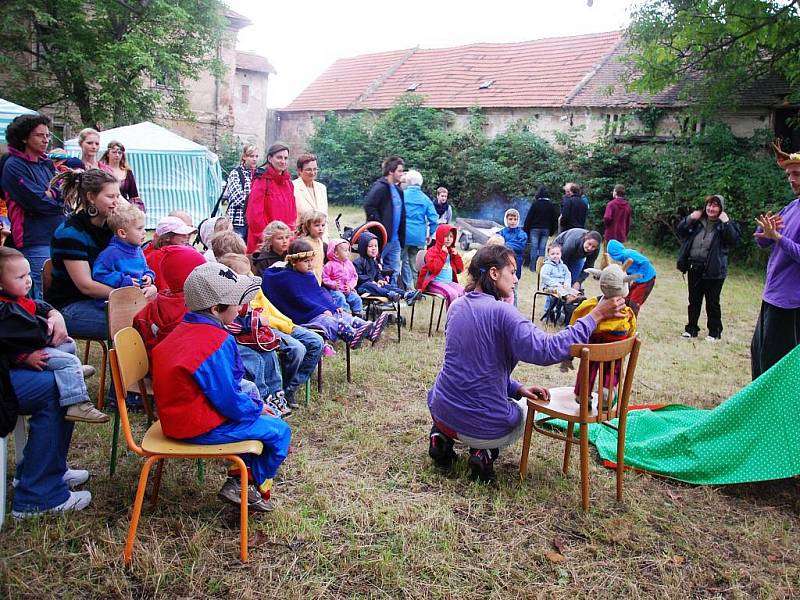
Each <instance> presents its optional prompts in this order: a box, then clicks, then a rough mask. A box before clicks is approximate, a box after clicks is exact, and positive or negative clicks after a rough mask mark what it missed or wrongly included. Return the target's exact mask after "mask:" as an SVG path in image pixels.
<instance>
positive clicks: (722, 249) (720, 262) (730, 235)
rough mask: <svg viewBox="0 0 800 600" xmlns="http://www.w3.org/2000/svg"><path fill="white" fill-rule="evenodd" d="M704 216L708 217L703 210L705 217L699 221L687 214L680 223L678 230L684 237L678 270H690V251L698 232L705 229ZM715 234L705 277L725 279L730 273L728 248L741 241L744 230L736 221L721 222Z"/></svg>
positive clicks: (704, 272) (684, 271) (705, 269)
mask: <svg viewBox="0 0 800 600" xmlns="http://www.w3.org/2000/svg"><path fill="white" fill-rule="evenodd" d="M704 218H706V216H705V212H703V217H702V218H701V219H700V220H698V221H695V220H694V219H690V218H689V217H688V216H687V217H685V218H684V219H683V221H681V222H680V223H678V229H677V232H678V235H679V236H680V237H681V239H683V243H682V244H681V249H680V251H679V252H678V270H679V271H680V272H681V273H686V271H688V270H689V253H690V251H691V248H692V242H693V241H694V238H695V237H697V234H699V233H700V232H701V231H702V230H703V219H704ZM713 236H714V237H713V239H712V240H711V247H710V249H709V251H708V258H707V259H706V264H705V268H704V270H703V279H725V277H727V275H728V249H729V248H733V247H734V246H735V245H736V244H738V243H739V238H741V237H742V231H741V229H740V228H739V224H738V223H736V222H735V221H728V222H727V223H722V222H720V224H719V225H717V227H716V228H715V229H714V233H713Z"/></svg>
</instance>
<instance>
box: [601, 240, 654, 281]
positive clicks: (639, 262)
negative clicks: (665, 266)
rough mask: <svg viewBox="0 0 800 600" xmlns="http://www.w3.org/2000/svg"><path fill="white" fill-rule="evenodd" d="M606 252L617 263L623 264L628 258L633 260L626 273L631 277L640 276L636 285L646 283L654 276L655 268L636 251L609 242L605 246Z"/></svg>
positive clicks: (618, 243) (611, 241)
mask: <svg viewBox="0 0 800 600" xmlns="http://www.w3.org/2000/svg"><path fill="white" fill-rule="evenodd" d="M606 252H608V255H609V256H610V257H611V258H613V259H614V260H615V261H617V262H618V263H624V262H625V261H626V260H628V259H629V258H630V259H631V260H633V264H632V265H631V266H630V267H628V273H629V274H631V275H633V274H635V273H639V274H640V275H641V276H640V277H639V279H637V280H636V283H645V282H648V281H650V280H651V279H653V278H654V277H655V276H656V270H655V268H654V267H653V265H652V263H651V262H650V261H649V260H648V259H647V258H646V257H645V256H644V255H642V254H640V253H639V252H637V251H636V250H630V249H628V248H625V246H623V245H622V243H621V242H618V241H617V240H609V242H608V243H607V244H606Z"/></svg>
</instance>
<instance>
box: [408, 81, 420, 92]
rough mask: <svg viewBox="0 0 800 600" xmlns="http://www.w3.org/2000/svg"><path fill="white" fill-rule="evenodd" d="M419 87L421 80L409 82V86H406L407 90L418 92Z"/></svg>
mask: <svg viewBox="0 0 800 600" xmlns="http://www.w3.org/2000/svg"><path fill="white" fill-rule="evenodd" d="M418 87H419V82H418V81H415V82H414V83H410V84H408V87H407V88H406V91H407V92H416V91H417V88H418Z"/></svg>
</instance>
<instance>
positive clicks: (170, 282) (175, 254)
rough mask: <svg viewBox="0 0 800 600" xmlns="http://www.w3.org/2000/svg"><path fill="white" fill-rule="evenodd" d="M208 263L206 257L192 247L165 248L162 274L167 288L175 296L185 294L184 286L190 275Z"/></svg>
mask: <svg viewBox="0 0 800 600" xmlns="http://www.w3.org/2000/svg"><path fill="white" fill-rule="evenodd" d="M206 262H207V261H206V259H205V257H204V256H203V255H202V254H200V253H199V252H198V251H197V250H195V249H194V248H192V247H191V246H164V258H163V259H162V260H161V272H162V274H163V276H162V279H163V280H164V284H165V286H166V287H167V288H168V289H169V290H170V291H171V292H172V293H173V294H181V293H183V284H184V283H185V282H186V278H187V277H189V273H191V272H192V271H193V270H194V268H195V267H199V266H200V265H204V264H205V263H206Z"/></svg>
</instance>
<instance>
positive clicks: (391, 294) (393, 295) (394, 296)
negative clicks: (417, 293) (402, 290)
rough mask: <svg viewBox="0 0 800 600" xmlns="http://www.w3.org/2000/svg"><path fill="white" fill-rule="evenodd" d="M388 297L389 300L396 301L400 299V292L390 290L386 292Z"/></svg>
mask: <svg viewBox="0 0 800 600" xmlns="http://www.w3.org/2000/svg"><path fill="white" fill-rule="evenodd" d="M386 297H387V298H389V302H392V303H395V302H398V301H399V300H400V294H398V293H397V292H389V293H388V294H386Z"/></svg>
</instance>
